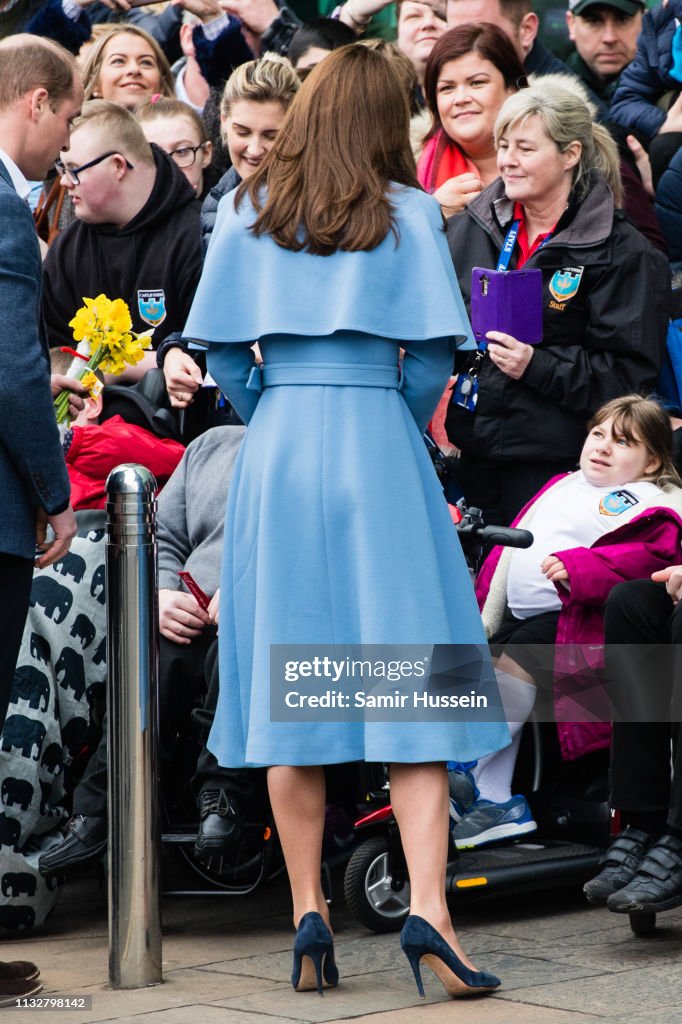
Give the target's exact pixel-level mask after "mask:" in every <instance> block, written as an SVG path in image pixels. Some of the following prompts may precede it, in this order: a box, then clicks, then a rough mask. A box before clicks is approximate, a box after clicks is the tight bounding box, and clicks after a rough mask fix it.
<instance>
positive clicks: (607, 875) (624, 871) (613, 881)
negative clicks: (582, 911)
mask: <svg viewBox="0 0 682 1024" xmlns="http://www.w3.org/2000/svg"><path fill="white" fill-rule="evenodd" d="M652 842H653V838H652V837H651V836H650V835H647V833H646V832H640V831H639V829H636V828H632V827H631V826H630V825H628V827H627V828H626V829H625V830H624V831H623V832H621V833H620V835H619V836H616V838H615V839H614V841H613V842H612V843H611V845H610V846H609V848H608V850H607V851H606V853H605V854H604V856H603V857H602V860H601V862H600V866H601V871H600V872H599V874H598V875H597V876H596V877H595V878H592V879H591V880H590V881H589V882H586V883H585V885H584V886H583V892H584V894H585V896H586V897H587V899H588V900H589V902H590V903H596V904H599V905H603V904H604V903H606V901H607V899H608V898H609V896H611V895H612V894H613V893H615V892H618V890H619V889H623V888H624V887H625V886H626V885H627V884H628V882H631V881H632V879H633V878H634V876H635V872H636V870H637V868H638V867H639V863H640V861H641V859H642V857H643V856H644V854H645V853H646V852H647V850H648V849H649V847H650V846H651V844H652Z"/></svg>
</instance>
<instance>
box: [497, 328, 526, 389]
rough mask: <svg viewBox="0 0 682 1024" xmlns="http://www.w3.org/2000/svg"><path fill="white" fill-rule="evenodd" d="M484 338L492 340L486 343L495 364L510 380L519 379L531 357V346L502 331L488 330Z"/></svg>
mask: <svg viewBox="0 0 682 1024" xmlns="http://www.w3.org/2000/svg"><path fill="white" fill-rule="evenodd" d="M486 338H487V339H488V341H492V342H494V344H492V345H488V352H489V353H490V358H491V360H492V361H493V363H494V364H495V366H497V368H498V369H500V370H502V373H506V374H507V376H508V377H511V378H512V380H520V379H521V377H523V375H524V373H525V372H526V367H527V366H528V364H529V362H530V361H531V359H532V358H533V346H532V345H526V343H525V342H523V341H518V340H517V339H516V338H512V336H511V334H503V333H502V331H488V333H487V334H486Z"/></svg>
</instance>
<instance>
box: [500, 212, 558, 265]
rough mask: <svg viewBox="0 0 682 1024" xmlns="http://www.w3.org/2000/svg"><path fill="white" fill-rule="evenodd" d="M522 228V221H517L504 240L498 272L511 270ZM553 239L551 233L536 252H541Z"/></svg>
mask: <svg viewBox="0 0 682 1024" xmlns="http://www.w3.org/2000/svg"><path fill="white" fill-rule="evenodd" d="M520 226H521V221H520V220H515V221H514V223H513V224H512V225H511V227H510V228H509V231H508V232H507V237H506V238H505V240H504V244H503V246H502V251H501V252H500V258H499V260H498V261H497V269H498V270H503V271H506V270H509V263H510V261H511V257H512V253H513V252H514V246H515V245H516V239H517V238H518V236H519V227H520ZM551 237H552V234H551V232H550V233H549V234H548V235H546V236H545V238H543V239H542V241H541V242H540V244H539V246H538V247H537V249H536V250H535V252H539V251H540V249H542V247H543V245H546V244H547V242H549V240H550V238H551Z"/></svg>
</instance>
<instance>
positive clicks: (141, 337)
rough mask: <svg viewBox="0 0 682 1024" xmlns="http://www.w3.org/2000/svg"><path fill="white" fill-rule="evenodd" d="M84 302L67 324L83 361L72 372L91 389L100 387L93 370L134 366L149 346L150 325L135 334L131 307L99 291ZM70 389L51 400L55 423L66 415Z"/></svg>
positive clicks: (64, 418)
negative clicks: (77, 368)
mask: <svg viewBox="0 0 682 1024" xmlns="http://www.w3.org/2000/svg"><path fill="white" fill-rule="evenodd" d="M83 302H84V303H85V305H84V306H82V307H81V309H79V310H78V312H77V313H76V315H75V317H74V318H73V320H71V321H69V327H71V328H72V330H73V338H74V341H76V342H77V343H78V353H77V354H78V355H79V356H80V357H81V358H82V359H83V360H84V365H83V367H82V368H81V369H79V370H77V371H76V373H75V374H74V375H73V376H75V379H76V380H79V381H81V383H82V384H83V385H84V386H85V387H86V388H87V389H88V390H89V391H90V392H91V393H94V392H96V390H97V388H98V387H99V389H100V390H101V385H100V383H99V380H98V378H97V377H96V376H95V373H94V371H95V370H101V371H102V372H103V373H114V374H119V373H123V371H124V369H125V367H126V366H135V364H136V363H139V362H140V360H141V359H142V357H143V355H144V351H145V349H149V348H151V335H152V334H153V333H154V329H153V328H152V329H151V330H149V331H143V332H142V334H136V333H135V331H133V329H132V327H133V322H132V320H131V318H130V310H129V309H128V306H127V305H126V303H125V302H124V301H123V299H113V300H112V299H108V298H107V297H106V295H98V296H97V298H95V299H86V298H83ZM69 394H70V392H69V391H61V392H60V393H59V394H58V395H57V397H56V399H55V402H54V406H55V410H56V412H57V423H66V422H67V421H68V419H69Z"/></svg>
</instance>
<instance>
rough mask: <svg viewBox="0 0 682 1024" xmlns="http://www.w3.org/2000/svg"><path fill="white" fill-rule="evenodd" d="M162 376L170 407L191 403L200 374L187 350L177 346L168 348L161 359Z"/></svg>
mask: <svg viewBox="0 0 682 1024" xmlns="http://www.w3.org/2000/svg"><path fill="white" fill-rule="evenodd" d="M163 376H164V379H165V381H166V390H167V391H168V397H169V398H170V404H171V405H172V407H173V408H174V409H186V408H187V406H188V405H191V404H192V402H193V401H194V394H195V392H196V391H198V389H199V387H200V385H201V381H202V376H201V370H200V369H199V367H198V366H197V364H196V363H195V362H194V360H193V359H192V357H191V355H190V354H189V352H185V351H184V350H183V349H181V348H178V347H176V348H172V349H170V351H169V352H167V353H166V358H165V359H164V361H163Z"/></svg>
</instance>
